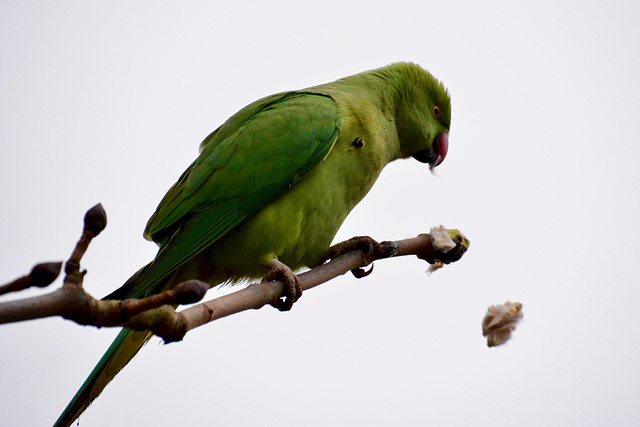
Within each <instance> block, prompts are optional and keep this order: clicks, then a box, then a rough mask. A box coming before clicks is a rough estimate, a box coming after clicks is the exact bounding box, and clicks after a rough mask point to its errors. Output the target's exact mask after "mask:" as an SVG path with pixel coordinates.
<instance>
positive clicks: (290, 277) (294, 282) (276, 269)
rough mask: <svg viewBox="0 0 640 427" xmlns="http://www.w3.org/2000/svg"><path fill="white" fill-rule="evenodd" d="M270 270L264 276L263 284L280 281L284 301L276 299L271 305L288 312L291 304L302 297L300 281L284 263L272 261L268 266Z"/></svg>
mask: <svg viewBox="0 0 640 427" xmlns="http://www.w3.org/2000/svg"><path fill="white" fill-rule="evenodd" d="M270 267H271V270H270V271H269V273H267V275H266V276H264V279H263V282H269V281H271V280H275V279H280V280H282V282H283V283H284V299H282V298H278V299H276V300H275V302H273V303H272V304H271V305H272V306H273V307H275V308H277V309H278V310H280V311H289V310H291V307H293V303H294V302H296V301H298V300H299V299H300V297H301V296H302V286H301V285H300V279H298V276H296V275H295V274H294V273H293V271H291V269H290V268H289V267H288V266H287V265H286V264H284V263H282V262H280V261H278V260H277V259H273V260H272V261H271V264H270Z"/></svg>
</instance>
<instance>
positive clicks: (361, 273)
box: [351, 264, 373, 279]
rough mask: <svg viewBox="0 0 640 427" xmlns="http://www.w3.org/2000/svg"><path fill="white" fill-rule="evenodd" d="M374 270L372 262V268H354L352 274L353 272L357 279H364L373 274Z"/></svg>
mask: <svg viewBox="0 0 640 427" xmlns="http://www.w3.org/2000/svg"><path fill="white" fill-rule="evenodd" d="M372 271H373V264H371V268H370V269H369V270H365V269H364V268H360V267H358V268H354V269H353V270H351V274H353V276H354V277H355V278H356V279H362V278H363V277H367V276H368V275H370V274H371V272H372Z"/></svg>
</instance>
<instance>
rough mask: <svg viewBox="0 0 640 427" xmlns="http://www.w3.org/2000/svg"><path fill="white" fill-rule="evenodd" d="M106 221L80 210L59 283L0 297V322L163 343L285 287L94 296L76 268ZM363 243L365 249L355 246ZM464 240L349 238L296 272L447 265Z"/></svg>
mask: <svg viewBox="0 0 640 427" xmlns="http://www.w3.org/2000/svg"><path fill="white" fill-rule="evenodd" d="M105 226H106V213H105V212H104V209H102V206H101V205H96V206H94V207H93V208H92V209H90V210H89V211H88V212H87V214H86V215H85V220H84V228H83V232H82V236H81V238H80V240H79V241H78V243H77V245H76V247H75V249H74V251H73V253H72V254H71V257H70V258H69V260H68V261H67V262H66V264H65V278H64V284H63V286H62V287H61V288H60V289H58V290H56V291H53V292H51V293H48V294H45V295H40V296H36V297H31V298H25V299H22V300H15V301H8V302H4V303H0V324H1V323H10V322H18V321H23V320H29V319H38V318H43V317H50V316H62V317H64V318H65V319H69V320H72V321H74V322H76V323H79V324H82V325H94V326H97V327H102V326H125V327H128V328H131V329H135V330H150V331H152V332H153V333H154V334H156V335H158V336H160V337H161V338H163V339H164V340H165V342H173V341H180V340H182V339H183V338H184V336H185V334H186V333H187V332H188V331H190V330H191V329H194V328H197V327H198V326H202V325H204V324H206V323H209V322H211V321H213V320H216V319H219V318H222V317H225V316H228V315H230V314H234V313H238V312H240V311H244V310H248V309H259V308H261V307H263V306H264V305H266V304H271V305H273V304H274V303H275V301H276V300H278V299H280V298H282V296H283V294H284V285H283V283H282V282H281V281H279V280H274V281H270V282H261V283H253V284H251V285H249V286H248V287H246V288H244V289H241V290H239V291H237V292H235V293H233V294H229V295H226V296H223V297H220V298H216V299H213V300H210V301H207V302H204V303H201V304H197V305H195V306H192V307H189V308H187V309H186V310H183V311H181V312H176V311H175V310H174V308H173V307H175V306H177V305H181V304H192V303H195V302H197V301H200V300H201V299H202V298H203V297H204V295H205V293H206V290H207V289H208V288H209V285H208V284H206V283H203V282H200V281H197V280H190V281H187V282H184V283H181V284H179V285H178V286H177V287H175V288H174V289H172V290H168V291H165V292H162V293H160V294H157V295H152V296H150V297H148V298H144V299H128V300H97V299H95V298H93V297H92V296H91V295H89V294H88V293H86V292H85V291H84V289H83V288H82V284H83V279H84V276H85V273H86V272H85V271H83V270H81V269H80V261H81V259H82V257H83V255H84V254H85V252H86V250H87V249H88V247H89V244H90V243H91V240H92V239H93V238H94V237H95V236H97V235H98V234H99V233H100V232H101V231H102V230H103V229H104V228H105ZM441 241H444V242H445V243H442V242H441ZM363 243H364V245H363ZM367 245H368V247H367ZM363 246H364V247H365V250H364V251H363V250H362V249H361V248H362V247H363ZM468 246H469V241H468V240H467V239H466V238H465V237H464V236H463V235H462V234H461V233H459V232H458V231H457V230H446V229H444V228H443V227H440V228H436V229H432V231H431V233H430V234H420V235H419V236H417V237H414V238H412V239H406V240H400V241H397V242H383V243H381V244H378V243H377V242H375V241H374V240H373V239H371V238H370V237H355V238H353V239H350V240H347V241H346V242H342V243H339V244H338V245H335V246H333V247H332V248H330V250H329V257H331V258H332V259H331V260H330V261H329V262H327V263H325V264H322V265H320V266H319V267H316V268H314V269H313V270H310V271H307V272H304V273H301V274H300V275H298V278H299V279H300V284H301V286H302V289H303V290H307V289H311V288H313V287H315V286H318V285H320V284H322V283H325V282H327V281H329V280H331V279H333V278H335V277H338V276H340V275H343V274H345V273H346V272H348V271H352V272H353V274H354V275H355V276H356V277H364V276H366V275H368V274H369V273H370V272H371V270H369V271H367V272H365V271H364V270H361V268H362V267H365V266H367V265H370V264H371V263H372V262H373V261H375V260H379V259H383V258H390V257H398V256H406V255H416V256H417V257H418V258H420V259H423V260H425V261H427V262H429V263H430V264H434V263H444V264H448V263H450V262H454V261H457V260H458V259H460V257H462V255H463V254H464V252H465V251H466V250H467V248H468ZM56 266H57V269H58V272H59V270H60V263H58V264H55V263H54V264H49V265H48V267H47V269H48V270H47V269H45V270H47V271H45V273H47V274H44V276H45V279H43V278H42V277H41V276H42V274H41V273H42V272H40V273H38V271H40V269H38V266H36V267H34V269H33V270H32V272H31V274H30V275H29V276H25V277H23V278H20V279H18V280H16V281H14V282H12V283H10V284H8V285H5V286H3V287H0V291H1V290H2V289H8V292H13V291H15V290H17V289H18V288H20V289H23V288H24V287H25V283H26V282H29V283H31V284H30V285H29V286H32V285H35V286H42V284H43V283H45V282H46V281H47V280H49V283H50V282H51V281H53V280H54V279H55V277H56V276H57V273H56V272H55V271H53V273H56V274H55V275H54V276H53V278H52V277H51V274H52V272H51V271H49V270H51V268H53V269H54V270H55V267H56ZM372 267H373V266H372ZM34 272H35V273H34ZM16 283H17V285H16Z"/></svg>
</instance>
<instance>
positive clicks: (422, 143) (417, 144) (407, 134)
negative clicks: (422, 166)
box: [396, 66, 451, 169]
mask: <svg viewBox="0 0 640 427" xmlns="http://www.w3.org/2000/svg"><path fill="white" fill-rule="evenodd" d="M416 67H417V66H416ZM396 105H397V110H396V126H397V130H398V139H399V141H400V151H401V157H403V158H406V157H409V156H411V157H413V158H414V159H416V160H418V161H419V162H422V163H427V164H429V167H430V168H431V169H433V168H435V167H436V166H438V165H439V164H441V163H442V161H443V160H444V159H445V157H446V156H447V150H448V148H449V128H450V125H451V98H450V97H449V93H448V91H447V89H446V88H445V87H444V85H443V84H442V83H440V82H439V81H438V80H437V79H436V78H435V77H433V76H432V75H431V74H430V73H429V72H427V71H425V70H423V69H422V68H419V67H417V69H416V70H415V72H414V73H412V74H410V78H408V79H406V81H405V82H404V84H403V85H402V89H401V90H400V91H399V102H398V103H397V104H396Z"/></svg>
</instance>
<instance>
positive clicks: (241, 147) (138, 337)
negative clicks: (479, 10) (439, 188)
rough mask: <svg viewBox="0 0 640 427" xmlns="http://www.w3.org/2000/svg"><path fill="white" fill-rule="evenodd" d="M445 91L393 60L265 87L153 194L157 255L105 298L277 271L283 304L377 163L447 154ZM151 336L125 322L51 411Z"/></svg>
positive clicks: (434, 159) (150, 229) (150, 227)
mask: <svg viewBox="0 0 640 427" xmlns="http://www.w3.org/2000/svg"><path fill="white" fill-rule="evenodd" d="M450 123H451V102H450V98H449V94H448V92H447V89H445V87H444V86H443V85H442V83H440V82H439V81H438V80H437V79H436V78H434V77H433V76H432V75H431V74H430V73H429V72H427V71H425V70H424V69H422V68H421V67H419V66H418V65H415V64H411V63H397V64H392V65H389V66H386V67H383V68H379V69H376V70H372V71H367V72H364V73H360V74H356V75H354V76H350V77H346V78H343V79H340V80H337V81H335V82H332V83H327V84H323V85H320V86H314V87H311V88H308V89H303V90H298V91H291V92H283V93H278V94H275V95H271V96H267V97H265V98H262V99H260V100H258V101H256V102H254V103H252V104H250V105H248V106H246V107H245V108H243V109H242V110H240V111H239V112H237V113H236V114H235V115H233V116H232V117H231V118H230V119H229V120H227V121H226V122H225V123H224V124H223V125H222V126H220V127H219V128H218V129H216V130H215V131H214V132H213V133H212V134H211V135H209V136H208V137H207V138H205V140H204V141H203V142H202V144H201V145H200V155H199V156H198V158H197V159H196V160H195V161H194V162H193V163H192V164H191V166H189V168H188V169H187V170H186V171H185V172H184V173H183V174H182V176H181V177H180V179H179V180H178V182H177V183H176V184H175V185H174V186H173V187H172V188H171V189H170V190H169V192H168V193H167V194H166V196H165V197H164V199H163V200H162V201H161V202H160V204H159V205H158V208H157V210H156V212H155V213H154V214H153V216H152V217H151V219H149V222H148V223H147V227H146V229H145V233H144V235H145V237H146V238H147V239H149V240H153V241H154V242H156V243H157V244H158V245H159V247H160V249H159V251H158V254H157V256H156V258H155V259H154V260H153V261H152V262H151V263H150V264H148V265H147V266H145V267H143V268H142V269H140V270H139V271H138V272H137V273H136V274H134V275H133V276H132V277H131V278H130V279H129V280H128V281H127V282H126V283H125V284H124V285H123V286H122V287H121V288H120V289H118V290H116V291H115V292H113V293H112V294H110V295H108V296H107V297H106V298H118V299H125V298H142V297H146V296H149V295H152V294H155V293H158V292H161V291H163V290H165V289H170V288H172V287H174V286H176V285H177V284H178V283H181V282H183V281H186V280H190V279H199V280H201V281H204V282H207V283H210V284H211V286H215V285H218V284H221V283H224V282H236V281H239V280H243V279H247V278H251V279H253V278H258V277H263V276H264V275H265V274H267V273H268V272H269V271H270V270H271V271H277V272H278V273H279V274H280V276H281V277H282V278H283V281H284V282H285V288H286V298H285V299H284V300H280V301H279V302H278V303H277V304H276V305H277V306H278V308H280V309H281V310H287V309H290V308H291V305H292V304H293V303H294V302H295V300H296V299H297V298H299V297H300V294H301V288H300V286H299V283H298V282H297V277H296V276H295V274H294V273H293V271H296V270H297V269H300V268H302V267H305V266H307V267H314V266H316V265H317V264H318V263H319V262H320V261H321V260H322V259H323V256H324V255H325V254H326V253H327V250H328V248H329V246H330V244H331V241H332V240H333V238H334V236H335V235H336V233H337V231H338V229H339V228H340V226H341V225H342V222H343V221H344V220H345V218H346V216H347V214H348V213H349V212H350V211H351V210H352V209H353V208H354V207H355V206H356V204H357V203H358V202H360V200H361V199H362V198H363V197H364V196H365V195H366V194H367V192H368V191H369V190H370V189H371V187H372V186H373V184H374V183H375V181H376V179H377V178H378V176H379V175H380V172H381V171H382V169H383V168H384V167H385V166H386V165H387V164H388V163H389V162H392V161H394V160H397V159H404V158H408V157H413V158H415V159H417V160H418V161H420V162H422V163H426V164H428V165H429V166H430V167H431V168H433V167H435V166H437V165H439V164H440V163H441V162H442V161H443V160H444V158H445V156H446V155H447V149H448V144H449V126H450ZM150 337H151V333H150V332H134V331H131V330H129V329H123V330H122V332H121V333H120V334H119V335H118V336H117V338H116V339H115V341H114V342H113V344H112V345H111V346H110V347H109V349H108V350H107V352H106V353H105V355H104V356H103V357H102V359H101V360H100V361H99V362H98V364H97V366H96V367H95V368H94V370H93V372H91V374H90V375H89V378H87V380H86V381H85V383H84V384H83V385H82V387H81V388H80V390H79V391H78V393H77V394H76V395H75V396H74V398H73V400H72V401H71V403H69V405H68V406H67V408H66V409H65V411H64V412H63V414H62V415H61V416H60V418H59V419H58V420H57V422H56V424H55V425H56V426H68V425H70V424H71V423H72V422H73V421H74V420H75V419H76V418H78V416H79V415H80V414H81V413H82V412H83V411H84V410H85V409H86V408H87V406H88V405H89V404H90V403H91V402H92V401H93V400H94V399H95V398H96V397H97V396H98V395H99V394H100V392H101V391H102V390H103V389H104V387H105V386H106V385H107V384H108V383H109V382H110V381H111V380H112V379H113V377H114V376H115V375H116V374H117V373H118V372H119V371H120V370H121V369H122V368H123V367H124V366H125V365H126V364H127V363H128V362H129V361H130V360H131V359H132V358H133V357H134V356H135V355H136V353H137V352H138V350H140V348H141V347H142V346H143V345H144V343H145V342H147V341H148V340H149V338H150Z"/></svg>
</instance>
